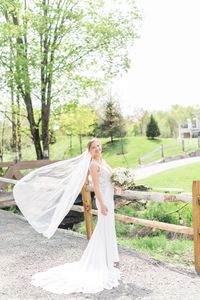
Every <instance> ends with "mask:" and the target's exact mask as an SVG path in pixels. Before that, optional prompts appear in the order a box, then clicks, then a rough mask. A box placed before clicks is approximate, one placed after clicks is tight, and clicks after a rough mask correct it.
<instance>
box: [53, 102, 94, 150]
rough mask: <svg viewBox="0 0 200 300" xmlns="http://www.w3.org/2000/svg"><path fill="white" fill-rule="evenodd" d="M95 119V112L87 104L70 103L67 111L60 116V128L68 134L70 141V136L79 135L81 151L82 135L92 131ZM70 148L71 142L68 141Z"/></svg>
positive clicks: (89, 133)
mask: <svg viewBox="0 0 200 300" xmlns="http://www.w3.org/2000/svg"><path fill="white" fill-rule="evenodd" d="M96 119H97V116H96V113H95V112H94V110H93V109H92V108H91V107H90V106H89V105H74V106H72V105H71V106H70V107H68V112H67V113H63V114H62V115H61V116H60V119H59V124H60V129H61V131H62V132H63V133H65V134H67V135H69V136H70V141H71V138H72V136H75V135H77V136H78V137H79V142H80V152H81V153H82V150H83V149H82V137H83V136H84V135H91V134H92V133H93V131H94V125H95V123H96ZM71 149H72V143H70V150H71Z"/></svg>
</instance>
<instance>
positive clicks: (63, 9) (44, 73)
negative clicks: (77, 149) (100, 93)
mask: <svg viewBox="0 0 200 300" xmlns="http://www.w3.org/2000/svg"><path fill="white" fill-rule="evenodd" d="M113 1H114V0H113ZM110 2H112V1H109V4H106V1H101V0H95V1H91V0H83V1H77V0H71V1H68V0H55V1H54V0H32V1H26V0H2V1H1V3H0V14H1V15H0V18H1V23H0V48H1V51H0V53H1V54H0V62H1V66H3V67H4V69H5V72H6V73H7V76H8V78H12V80H13V81H12V84H13V85H14V87H13V90H15V91H16V93H17V94H18V95H19V96H20V98H21V99H23V101H24V105H25V107H26V111H27V119H28V121H29V125H30V131H31V135H32V140H33V142H34V146H35V151H36V154H37V158H38V159H42V158H43V157H44V153H48V152H49V122H50V117H51V107H52V105H54V106H55V105H56V103H57V104H58V103H60V101H63V102H66V101H69V100H71V99H74V98H78V99H79V98H80V97H81V96H82V95H84V96H85V95H86V94H87V92H88V91H89V90H90V89H92V88H94V87H96V86H99V85H103V84H104V83H107V81H108V80H111V79H112V78H113V77H114V76H116V75H117V74H118V73H119V72H120V71H121V70H124V69H125V70H126V69H127V68H128V67H129V60H128V56H127V49H128V47H129V45H130V43H132V42H133V41H134V39H135V38H136V29H135V23H136V21H137V19H138V18H139V16H138V12H137V10H136V9H135V6H134V3H131V2H129V5H128V9H123V13H121V10H120V9H119V7H117V5H116V3H115V6H114V7H116V9H114V8H113V7H112V5H111V3H110ZM114 2H117V1H116V0H115V1H114ZM119 5H120V4H119ZM3 18H4V19H3ZM3 20H4V21H3ZM11 54H12V55H11ZM8 62H9V63H8ZM64 95H67V99H66V96H64ZM35 108H36V109H37V110H38V108H39V109H40V116H39V118H37V117H36V115H35V113H34V111H35Z"/></svg>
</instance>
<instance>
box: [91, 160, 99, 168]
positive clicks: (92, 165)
mask: <svg viewBox="0 0 200 300" xmlns="http://www.w3.org/2000/svg"><path fill="white" fill-rule="evenodd" d="M89 170H99V165H98V164H97V162H95V161H94V160H93V159H92V160H91V162H90V166H89Z"/></svg>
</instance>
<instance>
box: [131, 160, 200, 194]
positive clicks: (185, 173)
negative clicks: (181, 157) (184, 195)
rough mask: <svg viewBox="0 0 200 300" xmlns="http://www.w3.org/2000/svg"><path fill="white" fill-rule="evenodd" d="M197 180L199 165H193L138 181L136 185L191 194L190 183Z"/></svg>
mask: <svg viewBox="0 0 200 300" xmlns="http://www.w3.org/2000/svg"><path fill="white" fill-rule="evenodd" d="M199 179H200V163H195V164H189V165H187V166H182V167H178V168H175V169H171V170H167V171H164V172H162V173H159V174H156V175H153V176H150V177H148V178H145V179H142V180H138V181H137V182H136V184H145V185H147V186H150V187H152V188H153V189H156V188H161V187H164V188H165V187H166V188H167V187H170V188H182V189H184V191H185V192H191V191H192V181H193V180H199Z"/></svg>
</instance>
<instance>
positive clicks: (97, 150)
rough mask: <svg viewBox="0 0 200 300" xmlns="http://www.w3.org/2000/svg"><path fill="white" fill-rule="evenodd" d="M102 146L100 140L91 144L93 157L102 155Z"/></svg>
mask: <svg viewBox="0 0 200 300" xmlns="http://www.w3.org/2000/svg"><path fill="white" fill-rule="evenodd" d="M101 151H102V147H101V144H100V143H99V142H98V141H94V142H93V143H92V144H91V146H90V153H91V155H92V157H96V156H99V155H101Z"/></svg>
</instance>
